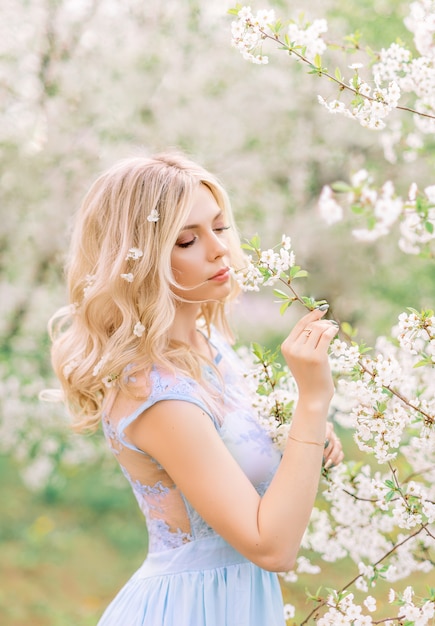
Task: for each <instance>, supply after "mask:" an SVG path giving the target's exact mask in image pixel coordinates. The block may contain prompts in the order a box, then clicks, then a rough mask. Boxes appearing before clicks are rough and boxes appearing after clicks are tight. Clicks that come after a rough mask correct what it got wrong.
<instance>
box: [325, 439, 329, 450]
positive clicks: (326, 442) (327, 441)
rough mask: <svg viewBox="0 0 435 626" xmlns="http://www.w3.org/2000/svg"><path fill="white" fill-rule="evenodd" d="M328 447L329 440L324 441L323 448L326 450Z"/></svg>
mask: <svg viewBox="0 0 435 626" xmlns="http://www.w3.org/2000/svg"><path fill="white" fill-rule="evenodd" d="M328 446H329V439H325V445H324V447H325V448H327V447H328Z"/></svg>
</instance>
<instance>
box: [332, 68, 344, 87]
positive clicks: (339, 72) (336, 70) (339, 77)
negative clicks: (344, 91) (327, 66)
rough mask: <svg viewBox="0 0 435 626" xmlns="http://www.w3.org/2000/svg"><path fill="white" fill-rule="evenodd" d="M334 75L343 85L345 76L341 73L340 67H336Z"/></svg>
mask: <svg viewBox="0 0 435 626" xmlns="http://www.w3.org/2000/svg"><path fill="white" fill-rule="evenodd" d="M334 74H335V78H336V79H337V80H339V81H340V83H342V82H343V76H342V75H341V71H340V68H339V67H336V68H335V72H334Z"/></svg>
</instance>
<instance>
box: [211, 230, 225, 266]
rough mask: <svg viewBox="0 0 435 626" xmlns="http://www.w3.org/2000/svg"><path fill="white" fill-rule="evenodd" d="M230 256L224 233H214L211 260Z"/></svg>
mask: <svg viewBox="0 0 435 626" xmlns="http://www.w3.org/2000/svg"><path fill="white" fill-rule="evenodd" d="M226 254H228V245H227V244H226V242H225V241H224V239H223V237H222V233H215V232H213V233H212V236H211V243H210V256H211V258H212V259H213V260H214V259H218V258H220V257H223V256H225V255H226Z"/></svg>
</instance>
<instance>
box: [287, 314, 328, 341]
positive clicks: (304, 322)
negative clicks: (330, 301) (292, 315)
mask: <svg viewBox="0 0 435 626" xmlns="http://www.w3.org/2000/svg"><path fill="white" fill-rule="evenodd" d="M327 310H328V309H325V310H324V311H321V310H320V309H313V310H312V311H310V312H309V313H307V314H306V315H304V316H303V317H301V319H300V320H299V321H298V322H296V324H295V325H294V327H293V330H292V332H291V333H290V334H294V336H295V337H299V335H300V334H301V333H302V331H303V330H304V328H306V327H308V328H309V327H310V323H311V322H316V321H317V320H320V319H322V317H323V316H324V315H325V313H326V312H327Z"/></svg>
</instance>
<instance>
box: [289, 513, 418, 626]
mask: <svg viewBox="0 0 435 626" xmlns="http://www.w3.org/2000/svg"><path fill="white" fill-rule="evenodd" d="M425 527H426V525H425V524H422V525H421V526H420V528H418V529H417V530H416V531H415V532H413V533H412V534H410V535H408V536H407V537H405V538H404V539H403V540H402V541H399V542H398V543H396V544H395V545H394V546H393V547H392V548H391V550H389V551H388V552H387V553H386V554H384V555H383V556H382V557H381V558H380V559H378V560H377V561H376V563H373V566H372V567H373V568H376V567H377V566H378V565H380V564H381V563H382V562H383V561H385V559H387V558H388V557H390V556H391V555H392V554H393V553H394V552H396V551H397V550H398V549H399V548H400V547H401V546H403V545H405V544H406V543H407V542H408V541H410V540H411V539H414V537H417V536H418V535H419V534H420V533H421V532H422V531H423V530H424V529H425ZM362 576H363V575H362V574H358V575H357V576H355V577H354V578H352V580H350V581H349V582H347V583H346V584H345V585H343V587H341V589H340V590H339V591H338V594H341V593H343V592H344V591H346V590H347V589H349V587H351V586H352V585H353V584H355V582H356V581H357V580H358V579H359V578H362ZM327 605H328V600H327V599H326V600H322V601H320V602H319V604H318V605H317V606H316V607H315V608H314V609H313V610H312V611H311V612H310V613H309V614H308V615H307V617H306V618H305V619H304V620H303V621H302V622H301V623H300V626H304V625H305V624H308V622H309V620H310V619H311V618H312V617H313V616H314V615H315V614H316V613H317V612H318V611H319V610H320V609H321V608H323V607H324V606H327Z"/></svg>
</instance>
